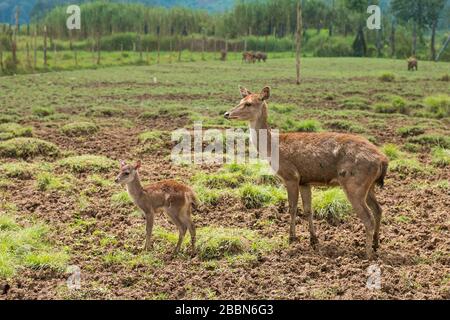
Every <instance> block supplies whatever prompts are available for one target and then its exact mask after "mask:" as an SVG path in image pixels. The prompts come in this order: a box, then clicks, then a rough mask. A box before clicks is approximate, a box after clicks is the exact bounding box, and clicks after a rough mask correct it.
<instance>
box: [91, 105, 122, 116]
mask: <svg viewBox="0 0 450 320" xmlns="http://www.w3.org/2000/svg"><path fill="white" fill-rule="evenodd" d="M123 114H124V111H123V110H120V109H118V108H114V107H92V108H90V109H89V110H88V111H87V112H86V116H90V117H118V116H121V115H123Z"/></svg>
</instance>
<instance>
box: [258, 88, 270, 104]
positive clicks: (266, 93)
mask: <svg viewBox="0 0 450 320" xmlns="http://www.w3.org/2000/svg"><path fill="white" fill-rule="evenodd" d="M259 96H260V97H261V100H263V101H264V100H267V99H269V98H270V87H264V89H262V91H261V94H260V95H259Z"/></svg>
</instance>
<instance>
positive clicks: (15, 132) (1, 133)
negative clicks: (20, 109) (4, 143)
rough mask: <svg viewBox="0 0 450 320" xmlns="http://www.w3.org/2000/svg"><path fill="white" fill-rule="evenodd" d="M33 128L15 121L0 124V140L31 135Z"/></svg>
mask: <svg viewBox="0 0 450 320" xmlns="http://www.w3.org/2000/svg"><path fill="white" fill-rule="evenodd" d="M32 135H33V129H32V128H31V127H24V126H22V125H20V124H17V123H3V124H0V140H8V139H12V138H17V137H31V136H32Z"/></svg>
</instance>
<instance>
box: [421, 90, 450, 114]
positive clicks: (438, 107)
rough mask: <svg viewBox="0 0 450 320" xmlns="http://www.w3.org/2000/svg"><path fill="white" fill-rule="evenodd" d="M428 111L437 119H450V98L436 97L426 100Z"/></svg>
mask: <svg viewBox="0 0 450 320" xmlns="http://www.w3.org/2000/svg"><path fill="white" fill-rule="evenodd" d="M424 103H425V106H426V107H427V111H429V112H430V113H432V114H434V115H435V116H436V118H444V117H450V96H449V95H444V94H442V95H436V96H429V97H426V98H425V100H424Z"/></svg>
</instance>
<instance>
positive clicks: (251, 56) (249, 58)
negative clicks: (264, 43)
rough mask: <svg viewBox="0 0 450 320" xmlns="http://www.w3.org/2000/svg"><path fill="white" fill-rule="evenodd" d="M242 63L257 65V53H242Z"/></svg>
mask: <svg viewBox="0 0 450 320" xmlns="http://www.w3.org/2000/svg"><path fill="white" fill-rule="evenodd" d="M242 61H243V62H247V63H255V61H256V56H255V53H253V52H251V51H246V52H243V53H242Z"/></svg>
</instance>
